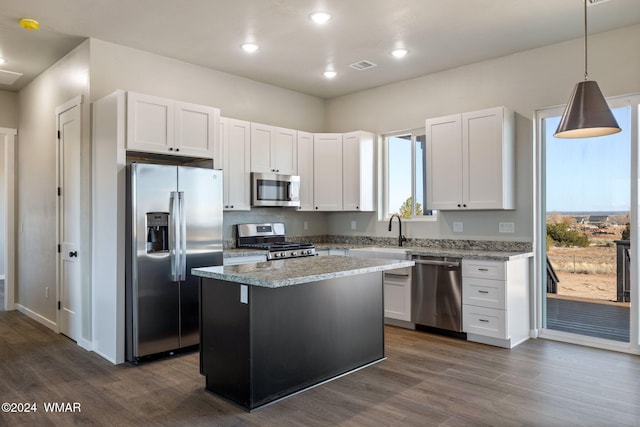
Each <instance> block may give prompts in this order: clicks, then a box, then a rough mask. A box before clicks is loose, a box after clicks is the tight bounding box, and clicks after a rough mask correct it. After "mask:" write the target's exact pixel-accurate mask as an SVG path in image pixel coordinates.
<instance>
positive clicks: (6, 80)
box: [0, 70, 22, 85]
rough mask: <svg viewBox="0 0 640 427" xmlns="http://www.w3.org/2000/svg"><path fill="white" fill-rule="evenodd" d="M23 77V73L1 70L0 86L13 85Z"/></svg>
mask: <svg viewBox="0 0 640 427" xmlns="http://www.w3.org/2000/svg"><path fill="white" fill-rule="evenodd" d="M20 77H22V73H14V72H13V71H5V70H0V84H3V85H12V84H14V83H15V82H16V80H18V79H19V78H20Z"/></svg>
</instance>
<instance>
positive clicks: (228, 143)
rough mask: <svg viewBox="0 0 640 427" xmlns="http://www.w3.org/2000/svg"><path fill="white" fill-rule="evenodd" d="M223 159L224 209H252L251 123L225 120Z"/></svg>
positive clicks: (222, 121)
mask: <svg viewBox="0 0 640 427" xmlns="http://www.w3.org/2000/svg"><path fill="white" fill-rule="evenodd" d="M221 123H224V125H223V126H222V127H223V129H224V131H223V132H224V135H223V138H222V139H223V141H222V143H223V146H222V157H223V163H224V168H223V170H224V173H223V179H224V189H225V191H224V209H225V210H249V209H251V200H250V188H251V187H250V186H251V175H250V173H249V167H250V161H249V156H250V138H251V135H250V133H251V125H250V123H249V122H245V121H242V120H235V119H223V120H221Z"/></svg>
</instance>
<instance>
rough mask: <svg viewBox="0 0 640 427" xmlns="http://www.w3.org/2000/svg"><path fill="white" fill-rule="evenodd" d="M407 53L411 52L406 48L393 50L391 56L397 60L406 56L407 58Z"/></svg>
mask: <svg viewBox="0 0 640 427" xmlns="http://www.w3.org/2000/svg"><path fill="white" fill-rule="evenodd" d="M407 53H409V51H408V50H407V49H404V48H399V49H393V50H392V51H391V55H393V56H395V57H396V58H404V57H405V56H407Z"/></svg>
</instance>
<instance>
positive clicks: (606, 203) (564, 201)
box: [543, 107, 631, 212]
mask: <svg viewBox="0 0 640 427" xmlns="http://www.w3.org/2000/svg"><path fill="white" fill-rule="evenodd" d="M613 113H614V115H615V117H616V120H617V121H618V124H619V125H620V127H621V128H622V132H619V133H617V134H614V135H608V136H601V137H598V138H583V139H562V138H554V137H553V133H554V132H555V130H556V128H557V127H558V123H559V122H560V116H558V117H551V118H548V119H545V121H544V130H543V132H545V137H546V151H547V153H546V154H547V155H546V168H547V172H546V174H547V178H546V179H547V185H546V196H547V197H546V201H547V209H546V210H547V212H612V211H614V212H617V211H629V210H630V205H631V160H630V159H631V152H630V141H631V136H630V131H629V128H630V121H631V110H630V108H628V107H623V108H616V109H613Z"/></svg>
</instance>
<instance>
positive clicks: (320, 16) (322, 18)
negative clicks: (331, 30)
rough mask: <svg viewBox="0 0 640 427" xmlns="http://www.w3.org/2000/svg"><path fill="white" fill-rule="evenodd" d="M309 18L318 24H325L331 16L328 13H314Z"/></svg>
mask: <svg viewBox="0 0 640 427" xmlns="http://www.w3.org/2000/svg"><path fill="white" fill-rule="evenodd" d="M309 17H310V18H311V20H312V21H313V22H315V23H316V24H324V23H325V22H327V21H328V20H329V19H331V14H330V13H327V12H314V13H312V14H311V15H309Z"/></svg>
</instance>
